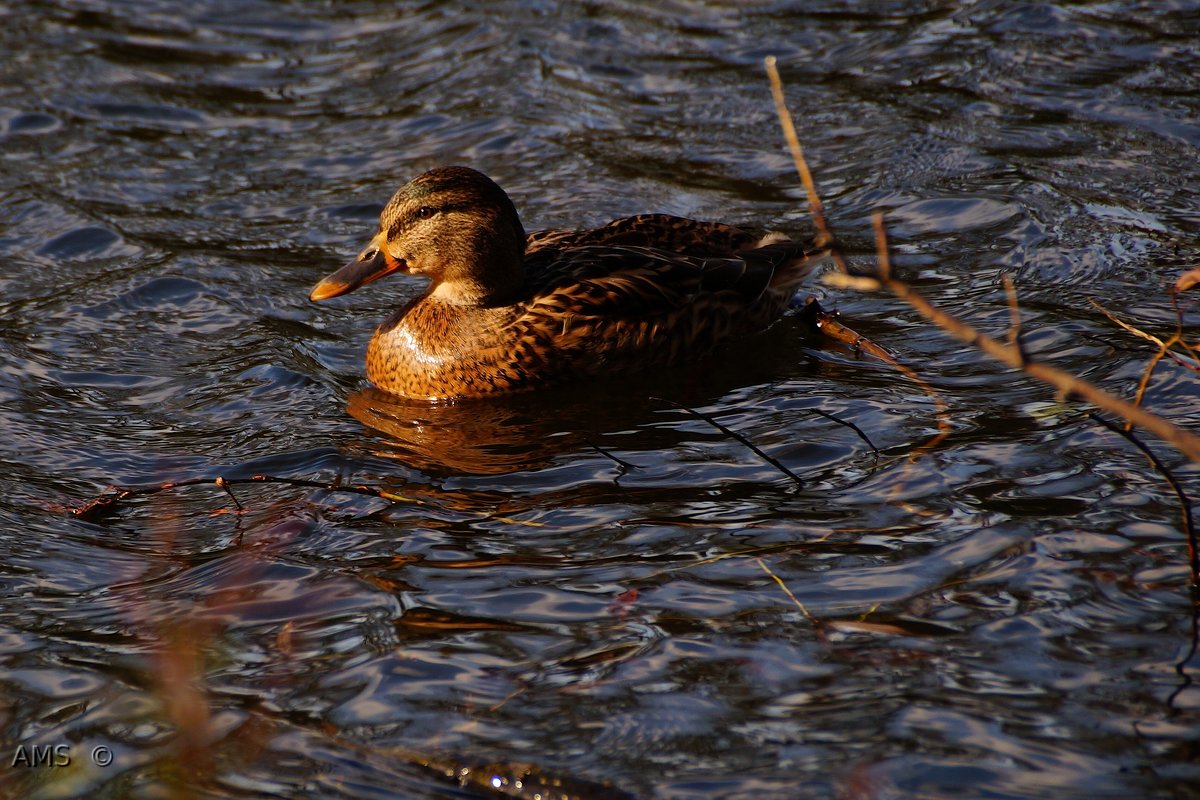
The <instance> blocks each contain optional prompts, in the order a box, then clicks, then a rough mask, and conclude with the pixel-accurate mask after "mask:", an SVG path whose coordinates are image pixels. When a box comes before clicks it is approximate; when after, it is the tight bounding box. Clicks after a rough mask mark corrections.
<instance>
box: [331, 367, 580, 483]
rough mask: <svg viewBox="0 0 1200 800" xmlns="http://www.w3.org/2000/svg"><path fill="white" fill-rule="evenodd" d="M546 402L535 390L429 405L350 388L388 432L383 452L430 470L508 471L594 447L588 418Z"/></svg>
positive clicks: (369, 419)
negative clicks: (554, 408)
mask: <svg viewBox="0 0 1200 800" xmlns="http://www.w3.org/2000/svg"><path fill="white" fill-rule="evenodd" d="M540 405H541V403H539V402H537V401H535V400H534V398H532V397H530V396H528V395H521V396H517V397H512V398H497V399H495V400H483V401H474V402H470V403H451V404H430V403H428V402H425V401H419V400H417V401H414V400H406V399H404V398H401V397H397V396H396V395H392V394H388V393H387V392H384V391H381V390H379V389H376V388H374V387H369V388H366V389H363V390H361V391H358V392H355V393H354V394H352V395H350V397H349V399H348V401H347V411H349V412H350V415H351V416H353V417H354V418H355V419H356V420H358V421H359V422H361V423H362V424H363V425H365V426H367V427H368V428H370V429H371V430H372V431H374V432H376V433H378V434H381V436H380V437H379V440H378V441H376V442H373V443H372V445H373V452H374V453H375V454H376V455H379V456H383V457H385V458H393V459H396V460H398V461H402V462H404V463H405V464H407V465H408V466H411V467H413V468H415V469H418V470H420V471H422V472H425V473H441V474H445V473H458V474H463V473H466V474H474V475H501V474H505V473H509V472H518V471H521V470H530V469H537V468H540V467H542V466H545V465H546V464H548V463H549V462H550V461H551V460H552V459H553V458H554V456H556V455H558V454H560V453H563V452H568V451H570V450H574V449H578V448H580V447H587V446H588V441H587V434H586V433H585V431H586V430H587V428H586V423H584V421H583V420H578V419H574V418H573V417H574V416H575V415H573V414H572V413H570V411H569V410H565V409H564V407H563V406H559V407H558V409H557V412H551V411H548V410H546V409H540V408H539V407H540ZM577 406H578V404H574V406H573V405H572V404H567V405H566V406H565V408H566V409H570V408H572V407H577ZM581 424H582V425H584V426H585V427H584V428H583V430H581V429H580V428H581Z"/></svg>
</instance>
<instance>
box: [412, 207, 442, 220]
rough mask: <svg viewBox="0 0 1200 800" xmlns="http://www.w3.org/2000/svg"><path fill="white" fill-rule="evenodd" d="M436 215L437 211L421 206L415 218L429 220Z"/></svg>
mask: <svg viewBox="0 0 1200 800" xmlns="http://www.w3.org/2000/svg"><path fill="white" fill-rule="evenodd" d="M436 213H437V209H436V208H433V207H432V206H421V207H420V208H418V209H417V216H418V217H420V218H421V219H429V218H430V217H432V216H433V215H434V214H436Z"/></svg>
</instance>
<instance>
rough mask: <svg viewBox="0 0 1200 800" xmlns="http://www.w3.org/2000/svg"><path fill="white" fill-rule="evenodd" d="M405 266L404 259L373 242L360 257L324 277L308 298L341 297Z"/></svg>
mask: <svg viewBox="0 0 1200 800" xmlns="http://www.w3.org/2000/svg"><path fill="white" fill-rule="evenodd" d="M403 267H404V262H403V261H398V260H397V259H395V258H392V257H390V256H389V255H388V254H387V251H386V250H384V249H383V248H382V247H375V246H374V244H372V245H371V246H369V247H367V249H366V250H363V251H362V252H361V253H359V255H358V258H356V259H354V260H353V261H351V262H350V263H349V264H347V265H346V266H344V267H342V268H341V269H339V270H338V271H337V272H335V273H333V274H332V275H330V276H329V277H327V278H324V279H322V280H321V282H320V283H318V284H317V285H316V286H314V287H313V290H312V291H311V292H309V294H308V299H309V300H312V301H313V302H320V301H322V300H328V299H329V298H331V297H339V296H341V295H343V294H347V293H349V292H353V291H354V290H355V289H357V288H358V287H360V286H365V285H366V284H368V283H370V282H371V281H377V280H379V279H380V278H382V277H383V276H385V275H391V274H392V273H393V272H396V271H397V270H400V269H402V268H403Z"/></svg>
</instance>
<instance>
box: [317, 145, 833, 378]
mask: <svg viewBox="0 0 1200 800" xmlns="http://www.w3.org/2000/svg"><path fill="white" fill-rule="evenodd" d="M816 255H817V253H816V251H815V250H814V249H813V248H812V246H811V245H805V244H801V243H798V242H792V241H790V240H788V239H786V238H785V237H782V236H780V235H778V234H771V235H768V236H767V237H762V238H760V237H757V236H755V235H753V234H751V233H749V232H747V231H745V230H743V229H741V228H736V227H733V226H731V225H724V224H721V223H717V222H697V221H695V220H690V219H682V218H679V217H672V216H667V215H665V214H644V215H641V216H636V217H627V218H624V219H618V220H614V221H613V222H611V223H609V224H608V225H605V226H604V227H601V228H595V229H591V230H578V231H563V230H552V231H538V232H534V233H531V234H529V235H528V236H526V235H525V232H524V229H523V228H522V226H521V221H520V218H519V217H518V216H517V212H516V209H515V208H514V207H513V204H512V201H510V200H509V198H508V196H507V195H506V194H505V193H504V191H503V190H502V189H501V188H500V187H499V186H497V185H496V184H495V183H493V182H492V181H491V180H490V179H489V178H487V177H486V176H485V175H483V174H481V173H479V172H476V171H475V170H472V169H468V168H466V167H442V168H439V169H434V170H431V171H429V172H426V173H424V174H423V175H420V176H418V177H417V178H414V179H413V180H412V181H410V182H409V183H408V184H406V185H405V186H403V187H402V188H401V189H400V190H399V191H398V192H396V194H395V195H394V196H393V197H392V199H391V201H389V202H388V204H387V206H386V207H385V208H384V210H383V213H382V214H381V215H380V221H379V231H378V232H377V233H376V235H375V238H374V239H372V241H371V243H370V244H369V245H368V246H367V248H366V249H365V250H363V251H362V253H360V254H359V256H358V258H356V259H355V260H354V261H352V262H350V263H349V264H347V265H346V266H345V267H343V268H342V269H340V270H338V271H337V272H336V273H334V274H333V275H330V276H329V277H328V278H325V279H324V280H323V281H321V282H320V283H318V284H317V286H316V287H315V288H314V289H313V291H312V294H311V298H312V299H313V300H324V299H326V298H329V297H336V296H338V295H340V294H345V293H346V292H350V291H353V290H354V289H356V288H358V287H359V286H361V285H363V284H365V283H369V282H371V281H373V280H376V279H378V278H380V277H383V276H384V275H387V274H390V273H392V272H395V271H398V270H403V271H406V272H409V273H411V274H417V275H426V276H428V277H429V278H430V281H431V283H430V287H429V290H428V291H426V292H425V293H424V294H423V295H421V296H420V297H418V298H417V299H416V300H414V301H412V302H411V303H409V304H408V305H407V306H406V307H405V308H404V309H402V310H401V311H399V312H397V313H396V314H394V315H392V316H391V317H390V318H389V319H388V320H387V321H385V322H384V323H383V324H382V325H381V326H379V328H378V330H376V332H375V336H374V337H373V338H372V339H371V343H370V345H369V347H368V348H367V376H368V377H369V378H370V379H371V381H372V382H373V383H375V385H377V386H378V387H380V388H381V389H384V390H386V391H388V392H392V393H395V394H398V395H402V396H405V397H413V398H427V399H433V400H448V399H460V398H467V397H478V396H484V395H491V394H498V393H504V392H516V391H522V390H527V389H532V388H536V387H538V386H544V385H548V384H551V383H558V382H561V381H564V380H569V379H571V378H574V377H580V376H587V375H599V374H608V373H611V372H615V371H631V370H634V369H645V368H648V367H656V366H666V365H669V364H675V363H678V362H679V361H681V360H683V359H685V358H687V357H689V356H696V355H699V354H702V353H704V352H707V351H709V350H711V349H712V348H713V347H715V346H716V345H717V344H719V343H721V342H723V341H725V340H727V339H730V338H732V337H734V336H737V335H739V334H744V333H749V332H752V331H756V330H760V329H762V328H765V327H766V326H767V325H769V324H770V323H771V322H773V321H774V320H775V319H777V318H778V317H779V316H780V315H781V314H782V313H783V311H784V309H785V308H786V307H787V303H788V301H789V300H790V299H791V296H792V294H793V293H794V292H795V290H796V287H797V285H798V284H799V282H800V280H801V278H803V276H804V275H805V274H806V273H807V272H808V269H809V268H810V267H811V266H812V263H813V260H814V257H815V256H816Z"/></svg>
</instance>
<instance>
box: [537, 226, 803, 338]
mask: <svg viewBox="0 0 1200 800" xmlns="http://www.w3.org/2000/svg"><path fill="white" fill-rule="evenodd" d="M815 254H816V251H815V250H814V249H813V248H812V247H811V245H808V244H805V243H801V242H792V241H782V242H775V243H772V244H769V245H766V246H764V247H759V248H756V249H753V250H744V251H741V252H739V253H737V254H736V255H729V256H715V257H708V258H701V257H694V256H688V255H680V254H678V253H673V252H666V251H663V250H658V249H656V248H650V247H631V246H614V245H596V246H586V247H575V248H570V249H558V248H555V247H547V248H545V249H543V250H542V251H540V252H538V253H535V254H533V255H532V256H529V257H528V258H527V261H526V266H527V269H528V275H527V279H528V281H529V284H530V288H531V296H530V298H529V301H528V303H527V307H528V308H529V309H530V310H531V311H534V310H536V311H537V313H539V314H553V313H559V314H562V315H564V316H565V315H570V316H572V317H577V318H578V317H596V318H602V319H603V320H609V321H616V320H626V321H635V320H651V319H655V318H659V317H665V316H667V315H670V314H672V313H674V312H676V311H679V310H680V309H683V308H685V307H687V306H689V305H693V304H696V303H698V302H703V303H704V304H706V305H708V304H710V303H715V304H717V305H725V306H728V307H729V313H730V314H731V315H735V316H736V315H737V314H739V313H744V312H745V311H747V310H750V309H753V308H754V307H755V306H756V304H758V302H759V301H760V300H761V299H762V298H763V296H764V295H765V294H768V293H771V294H775V293H786V294H787V295H788V297H787V298H785V299H784V302H786V300H787V299H789V298H790V295H791V292H792V291H793V290H794V288H795V286H796V285H797V284H798V283H799V282H800V280H801V279H802V278H803V277H804V275H805V274H806V273H807V272H808V270H809V268H810V267H811V265H812V262H813V259H812V256H813V255H815Z"/></svg>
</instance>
